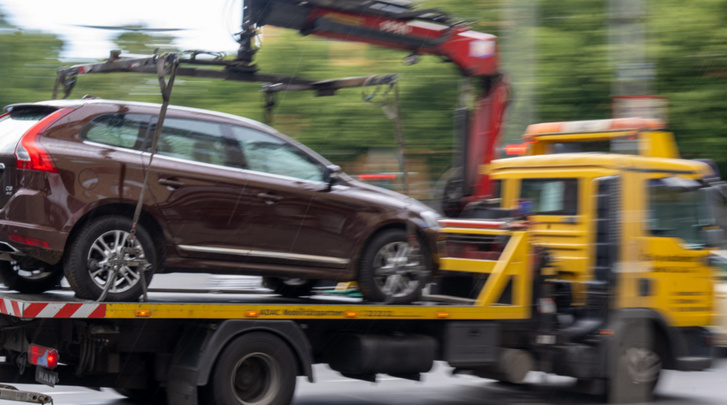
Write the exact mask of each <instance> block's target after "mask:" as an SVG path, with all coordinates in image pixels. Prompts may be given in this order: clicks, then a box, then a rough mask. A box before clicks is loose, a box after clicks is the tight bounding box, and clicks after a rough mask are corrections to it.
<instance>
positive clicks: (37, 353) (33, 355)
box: [28, 343, 58, 369]
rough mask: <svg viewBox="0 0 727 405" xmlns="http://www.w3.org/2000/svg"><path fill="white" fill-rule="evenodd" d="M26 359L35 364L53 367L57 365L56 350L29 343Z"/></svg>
mask: <svg viewBox="0 0 727 405" xmlns="http://www.w3.org/2000/svg"><path fill="white" fill-rule="evenodd" d="M28 361H30V363H31V364H35V365H36V366H41V367H45V368H50V369H54V368H56V367H57V366H58V350H56V349H51V348H49V347H43V346H38V345H36V344H32V343H31V344H30V345H28Z"/></svg>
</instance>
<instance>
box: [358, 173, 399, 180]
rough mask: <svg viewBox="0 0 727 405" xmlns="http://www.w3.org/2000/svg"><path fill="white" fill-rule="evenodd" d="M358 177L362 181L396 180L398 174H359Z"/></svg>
mask: <svg viewBox="0 0 727 405" xmlns="http://www.w3.org/2000/svg"><path fill="white" fill-rule="evenodd" d="M358 179H359V180H361V181H382V180H396V174H394V173H376V174H359V175H358Z"/></svg>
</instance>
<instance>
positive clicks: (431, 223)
mask: <svg viewBox="0 0 727 405" xmlns="http://www.w3.org/2000/svg"><path fill="white" fill-rule="evenodd" d="M420 216H421V217H422V219H423V220H424V222H425V223H426V224H427V226H428V227H430V228H432V229H439V219H440V218H442V216H441V215H439V214H438V213H437V211H423V212H422V213H421V214H420Z"/></svg>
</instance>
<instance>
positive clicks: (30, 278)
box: [0, 261, 63, 294]
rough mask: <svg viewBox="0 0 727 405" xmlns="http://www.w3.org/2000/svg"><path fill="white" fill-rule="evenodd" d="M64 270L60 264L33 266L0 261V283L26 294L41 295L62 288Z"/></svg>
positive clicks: (39, 263)
mask: <svg viewBox="0 0 727 405" xmlns="http://www.w3.org/2000/svg"><path fill="white" fill-rule="evenodd" d="M62 279H63V269H62V268H61V266H60V264H56V265H50V264H46V263H41V262H38V264H37V265H35V266H31V265H28V264H21V263H18V262H16V261H10V262H8V261H0V283H2V284H5V286H6V287H7V288H9V289H11V290H15V291H18V292H21V293H24V294H39V293H42V292H45V291H48V290H53V289H55V288H58V287H60V285H61V280H62Z"/></svg>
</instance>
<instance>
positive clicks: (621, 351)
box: [608, 322, 663, 404]
mask: <svg viewBox="0 0 727 405" xmlns="http://www.w3.org/2000/svg"><path fill="white" fill-rule="evenodd" d="M654 338H655V336H654V331H653V329H651V328H650V327H649V325H648V322H640V323H639V324H637V325H632V326H630V327H629V328H628V329H626V330H625V332H624V334H623V336H621V337H620V340H619V342H618V349H617V353H614V354H615V355H614V356H613V358H614V361H615V362H616V363H615V364H614V365H612V366H611V368H612V375H611V378H610V380H609V398H608V399H609V403H613V404H633V403H646V402H650V401H651V398H652V395H653V393H654V390H655V389H656V385H657V383H658V382H659V376H660V374H661V370H659V372H658V373H657V376H656V379H655V380H654V381H651V382H648V383H637V382H635V381H633V379H631V378H630V377H629V372H628V370H627V368H626V367H627V360H626V356H625V353H626V351H627V350H628V349H629V348H632V347H636V348H646V349H650V350H652V351H655V352H656V353H657V354H659V355H661V353H659V350H658V347H657V346H656V344H655V340H654ZM662 365H663V360H662Z"/></svg>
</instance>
